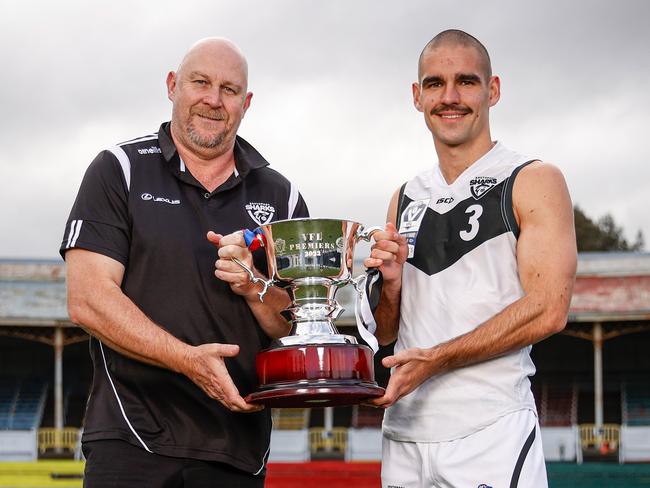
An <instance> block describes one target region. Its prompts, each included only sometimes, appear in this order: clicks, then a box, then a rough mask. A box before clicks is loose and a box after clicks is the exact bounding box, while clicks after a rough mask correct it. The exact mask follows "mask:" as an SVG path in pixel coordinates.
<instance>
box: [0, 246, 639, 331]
mask: <svg viewBox="0 0 650 488" xmlns="http://www.w3.org/2000/svg"><path fill="white" fill-rule="evenodd" d="M356 269H358V268H356ZM348 288H349V290H348ZM353 295H354V294H353V292H352V289H351V287H346V288H344V289H341V290H339V293H338V295H337V298H338V299H339V300H340V302H341V305H342V306H344V307H345V309H346V310H345V313H344V314H343V316H342V317H341V319H339V324H340V325H351V324H353V323H354V304H353V301H352V300H353ZM629 320H650V253H639V252H609V253H580V255H579V258H578V276H577V278H576V284H575V287H574V291H573V299H572V300H571V309H570V313H569V321H570V322H594V321H629ZM2 325H5V326H21V325H24V326H39V325H41V326H50V327H51V326H55V325H64V326H72V325H73V324H72V323H70V321H69V318H68V314H67V310H66V293H65V269H64V264H63V262H62V261H60V260H35V259H32V260H27V259H21V260H17V259H14V260H11V259H0V326H2Z"/></svg>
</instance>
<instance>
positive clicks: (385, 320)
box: [374, 280, 402, 346]
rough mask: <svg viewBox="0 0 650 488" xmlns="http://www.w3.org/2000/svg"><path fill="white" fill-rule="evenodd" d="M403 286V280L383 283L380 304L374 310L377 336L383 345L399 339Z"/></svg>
mask: <svg viewBox="0 0 650 488" xmlns="http://www.w3.org/2000/svg"><path fill="white" fill-rule="evenodd" d="M401 288H402V283H401V280H399V281H393V282H386V281H385V282H384V283H383V285H382V289H381V296H380V298H379V305H378V306H377V308H376V309H375V312H374V316H375V322H377V331H376V332H375V336H376V337H377V341H378V342H379V343H380V344H381V345H382V346H385V345H387V344H390V343H391V342H393V341H395V339H397V331H398V329H399V312H400V303H401Z"/></svg>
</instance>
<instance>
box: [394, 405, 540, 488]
mask: <svg viewBox="0 0 650 488" xmlns="http://www.w3.org/2000/svg"><path fill="white" fill-rule="evenodd" d="M382 448H383V453H382V466H381V483H382V487H383V488H424V487H436V488H515V487H520V488H547V487H548V482H547V480H546V465H545V463H544V452H543V451H542V439H541V434H540V431H539V425H538V423H537V416H536V415H535V412H533V411H531V410H520V411H518V412H514V413H511V414H508V415H505V416H503V417H501V418H500V419H499V420H497V421H496V422H495V423H493V424H492V425H490V426H488V427H486V428H485V429H482V430H480V431H478V432H476V433H474V434H472V435H469V436H467V437H463V438H462V439H456V440H453V441H446V442H402V441H393V440H390V439H388V438H386V437H384V440H383V445H382Z"/></svg>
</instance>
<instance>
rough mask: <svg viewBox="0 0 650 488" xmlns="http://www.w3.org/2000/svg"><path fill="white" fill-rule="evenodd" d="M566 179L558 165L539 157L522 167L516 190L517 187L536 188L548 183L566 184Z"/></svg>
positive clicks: (552, 184) (551, 184)
mask: <svg viewBox="0 0 650 488" xmlns="http://www.w3.org/2000/svg"><path fill="white" fill-rule="evenodd" d="M564 181H565V179H564V175H563V174H562V171H561V170H560V168H559V167H558V166H556V165H555V164H553V163H550V162H548V161H542V160H539V159H538V160H534V161H532V162H531V163H530V164H527V165H525V166H524V167H522V168H521V171H519V174H518V175H517V180H516V182H515V189H514V191H517V188H519V189H521V188H526V189H531V190H534V189H535V188H541V187H544V186H546V185H550V186H554V185H557V184H558V183H562V184H564Z"/></svg>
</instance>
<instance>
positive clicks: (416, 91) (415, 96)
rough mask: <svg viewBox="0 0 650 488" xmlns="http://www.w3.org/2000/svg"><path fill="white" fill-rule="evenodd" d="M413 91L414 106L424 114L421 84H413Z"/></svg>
mask: <svg viewBox="0 0 650 488" xmlns="http://www.w3.org/2000/svg"><path fill="white" fill-rule="evenodd" d="M411 90H412V91H413V105H415V108H416V109H417V111H418V112H422V111H423V109H422V104H421V103H420V94H421V92H420V84H419V83H413V84H412V85H411Z"/></svg>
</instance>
